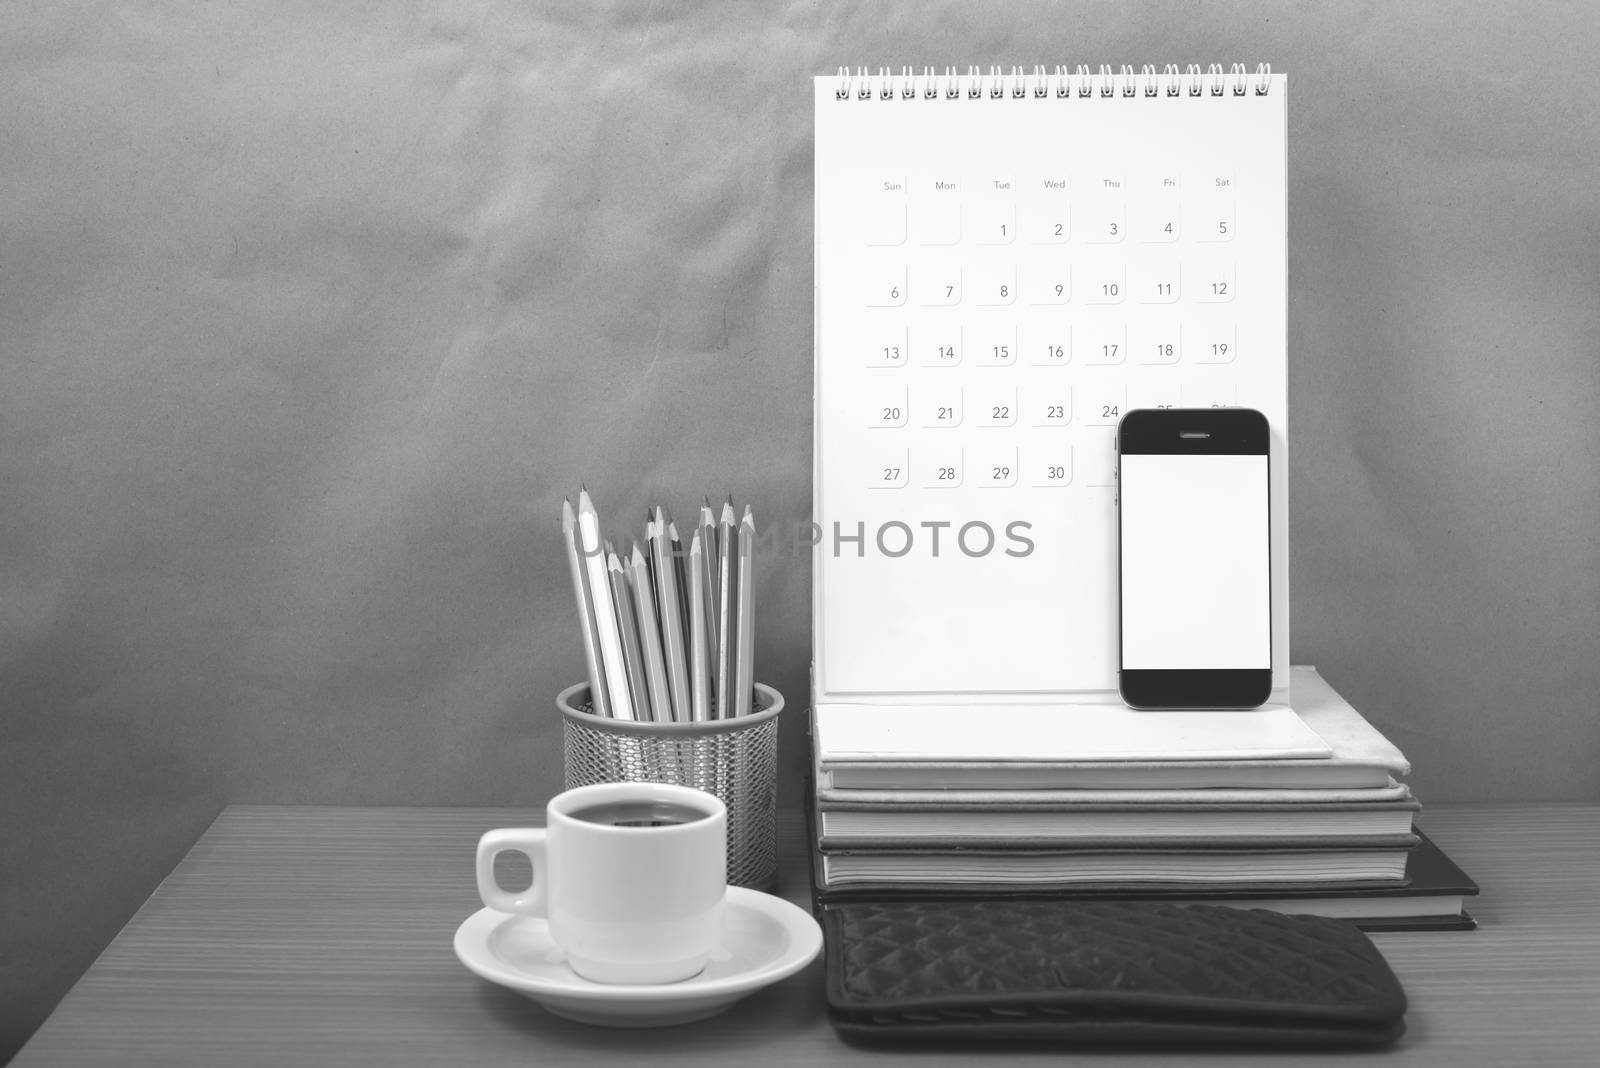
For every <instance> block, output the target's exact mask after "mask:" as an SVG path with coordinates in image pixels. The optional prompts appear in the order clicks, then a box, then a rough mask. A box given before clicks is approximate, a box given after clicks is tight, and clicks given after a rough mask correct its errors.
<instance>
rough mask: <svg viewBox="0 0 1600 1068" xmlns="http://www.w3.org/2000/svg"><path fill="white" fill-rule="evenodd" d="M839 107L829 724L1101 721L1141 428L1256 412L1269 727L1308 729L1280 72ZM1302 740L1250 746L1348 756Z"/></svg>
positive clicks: (828, 530) (903, 78)
mask: <svg viewBox="0 0 1600 1068" xmlns="http://www.w3.org/2000/svg"><path fill="white" fill-rule="evenodd" d="M814 94H815V100H814V109H815V124H816V157H815V209H816V217H815V274H816V277H815V316H816V322H815V353H814V357H815V443H814V444H815V450H814V456H815V478H814V500H813V518H814V521H815V522H816V524H817V526H818V543H817V545H816V547H815V550H814V572H813V581H814V590H813V594H814V596H813V632H814V655H815V662H814V664H813V680H812V682H813V696H814V701H815V703H816V705H817V707H818V708H819V710H822V709H825V708H827V707H829V706H841V707H842V706H847V705H848V706H852V707H859V708H867V709H870V708H874V707H889V708H895V707H923V706H926V708H927V712H928V714H929V715H930V717H938V716H940V715H941V713H940V712H938V711H937V709H940V708H950V707H952V706H966V705H971V704H981V705H983V706H984V707H985V710H986V712H987V713H988V714H989V719H988V723H989V725H990V727H991V729H992V728H993V727H994V725H995V724H996V723H997V722H998V721H997V720H996V719H995V718H994V717H995V716H997V715H998V716H1009V715H1012V714H1013V713H1012V712H1011V711H1009V710H1010V709H1013V708H1017V707H1019V706H1029V705H1034V706H1039V708H1040V710H1041V713H1043V714H1050V713H1059V714H1066V715H1071V716H1073V717H1075V718H1078V719H1080V720H1081V719H1082V718H1083V717H1086V716H1100V714H1101V712H1102V711H1103V710H1105V709H1107V708H1109V707H1110V706H1111V705H1112V704H1114V703H1115V702H1116V701H1117V697H1116V692H1115V691H1116V686H1117V628H1116V622H1117V590H1116V576H1117V561H1116V543H1115V532H1116V488H1115V456H1114V448H1113V442H1114V435H1115V430H1116V424H1117V421H1118V419H1119V418H1120V417H1121V414H1122V413H1123V412H1124V411H1127V410H1129V409H1130V408H1135V407H1163V406H1167V407H1195V406H1213V405H1244V406H1249V407H1252V408H1255V409H1258V410H1259V411H1261V412H1262V413H1264V414H1265V415H1266V417H1267V419H1268V422H1269V425H1270V427H1271V431H1272V458H1271V467H1270V474H1269V479H1270V493H1271V506H1270V522H1271V554H1272V586H1273V588H1272V666H1273V681H1274V692H1273V703H1272V705H1269V706H1268V710H1267V711H1266V712H1264V713H1263V714H1262V716H1261V717H1259V720H1260V722H1262V723H1263V724H1264V723H1266V722H1267V721H1268V720H1273V721H1274V722H1276V721H1277V720H1278V719H1283V718H1284V716H1287V718H1289V719H1292V718H1293V716H1292V713H1288V710H1287V702H1288V697H1289V672H1288V652H1289V612H1288V604H1289V602H1288V558H1289V556H1288V535H1287V519H1288V507H1287V502H1288V492H1287V491H1288V478H1287V473H1288V466H1287V459H1288V457H1287V449H1286V442H1285V437H1284V433H1285V414H1286V407H1287V404H1286V360H1285V351H1284V350H1285V335H1286V268H1285V261H1286V252H1285V250H1286V221H1285V220H1286V195H1285V81H1284V77H1283V75H1281V74H1271V73H1270V72H1269V71H1267V69H1266V68H1265V67H1262V68H1257V69H1248V70H1247V69H1246V68H1244V67H1242V66H1239V65H1235V66H1233V67H1231V68H1228V69H1224V68H1222V67H1211V68H1209V69H1207V70H1201V69H1199V68H1197V67H1190V68H1187V69H1184V70H1180V69H1178V68H1177V67H1173V66H1168V67H1166V68H1164V69H1160V70H1158V69H1156V68H1154V67H1144V68H1141V69H1138V70H1135V69H1133V68H1128V67H1123V68H1120V69H1117V70H1112V69H1110V68H1105V67H1101V68H1098V69H1097V70H1094V71H1090V70H1088V69H1087V68H1082V67H1079V68H1076V69H1075V70H1068V69H1066V68H1061V67H1057V68H1052V69H1049V70H1046V69H1044V68H1033V69H1032V70H1030V71H1023V70H1021V69H1019V68H1011V69H1009V70H1007V71H1000V70H999V69H996V68H989V69H985V70H982V71H980V70H977V69H975V68H974V69H970V70H969V71H968V72H967V73H956V72H955V71H953V70H944V71H938V72H935V71H932V70H923V69H918V70H916V71H913V70H911V69H910V68H905V69H901V70H897V71H895V72H890V71H887V70H879V71H871V72H868V71H864V70H862V71H851V72H841V73H840V74H838V75H836V76H828V77H821V78H817V79H816V80H815V85H814ZM1177 536H1181V535H1177ZM1274 708H1277V709H1279V710H1281V712H1282V713H1283V715H1278V713H1275V712H1273V711H1272V709H1274ZM1124 711H1125V710H1124ZM1274 717H1276V719H1275V718H1274ZM1147 725H1148V723H1147ZM1117 729H1119V728H1118V727H1117V725H1116V723H1114V722H1112V721H1111V720H1107V721H1106V730H1107V731H1110V732H1115V731H1116V730H1117ZM1283 731H1284V733H1279V734H1273V733H1272V732H1271V731H1266V732H1264V733H1263V734H1262V735H1261V737H1262V738H1273V739H1277V741H1278V742H1281V745H1278V747H1277V748H1274V747H1273V746H1272V745H1266V746H1264V747H1262V746H1255V747H1249V746H1247V747H1246V748H1251V753H1252V755H1257V754H1259V755H1263V756H1278V757H1293V756H1303V757H1307V758H1314V757H1316V756H1318V755H1321V756H1326V755H1327V751H1326V747H1321V748H1319V747H1318V744H1317V741H1316V740H1315V734H1314V732H1309V731H1306V732H1304V733H1297V732H1294V731H1293V730H1292V729H1291V728H1290V727H1289V726H1288V725H1287V721H1286V720H1285V721H1284V724H1283ZM1007 733H1011V734H1013V735H1014V736H1016V737H1020V735H1017V734H1016V732H1013V731H1008V732H1007ZM1307 735H1310V736H1309V737H1307ZM1107 737H1109V735H1107ZM1192 737H1194V734H1193V732H1188V733H1187V734H1186V735H1185V738H1192ZM1171 739H1176V741H1175V742H1174V744H1175V745H1176V744H1177V742H1179V741H1182V740H1183V739H1177V736H1176V735H1174V736H1171ZM1147 740H1148V739H1147ZM1157 747H1158V748H1159V742H1158V744H1157ZM1168 748H1169V751H1170V752H1171V753H1172V755H1173V757H1174V758H1178V757H1181V756H1182V755H1184V754H1185V753H1186V752H1188V750H1184V749H1183V747H1182V745H1178V746H1177V748H1172V747H1170V746H1169V747H1168ZM1207 752H1208V753H1209V752H1210V751H1209V750H1208V751H1207Z"/></svg>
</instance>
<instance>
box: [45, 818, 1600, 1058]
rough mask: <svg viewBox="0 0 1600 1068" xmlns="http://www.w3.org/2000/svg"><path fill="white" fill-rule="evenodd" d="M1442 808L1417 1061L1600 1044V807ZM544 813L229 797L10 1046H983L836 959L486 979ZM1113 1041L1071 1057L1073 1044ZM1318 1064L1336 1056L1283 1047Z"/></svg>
mask: <svg viewBox="0 0 1600 1068" xmlns="http://www.w3.org/2000/svg"><path fill="white" fill-rule="evenodd" d="M784 817H785V818H784V820H783V822H782V827H781V832H782V843H781V849H782V856H783V857H784V861H785V863H784V866H783V871H782V882H781V884H780V888H779V891H780V893H781V894H783V896H785V897H788V898H790V899H791V900H795V901H801V902H803V901H804V900H805V898H806V894H807V887H806V881H805V879H806V875H805V867H804V863H803V857H804V848H805V847H804V841H803V838H802V835H803V825H802V822H801V820H800V819H799V817H798V815H797V814H795V813H793V812H787V813H784ZM1424 817H1425V818H1424V819H1423V821H1422V823H1423V825H1424V826H1425V827H1426V829H1427V830H1428V831H1429V832H1430V833H1431V834H1432V835H1433V836H1434V837H1435V838H1436V839H1437V840H1438V842H1439V843H1440V845H1442V846H1443V847H1444V849H1445V850H1446V851H1447V852H1449V853H1450V854H1451V855H1452V856H1453V857H1454V858H1455V859H1456V860H1457V861H1458V862H1459V863H1460V864H1461V865H1462V866H1463V867H1464V868H1465V869H1466V870H1467V871H1468V873H1469V874H1471V875H1472V876H1473V877H1474V878H1476V879H1477V880H1478V881H1479V883H1480V884H1481V885H1482V887H1483V897H1482V898H1481V899H1480V900H1479V901H1477V902H1476V903H1475V904H1474V906H1473V910H1472V911H1473V912H1474V914H1475V915H1476V916H1477V917H1478V919H1479V920H1480V922H1481V923H1482V927H1481V928H1480V930H1478V931H1477V932H1474V933H1470V934H1460V933H1430V934H1387V935H1378V936H1375V940H1376V941H1377V943H1378V945H1379V946H1380V948H1382V950H1383V952H1384V954H1385V955H1386V956H1387V957H1388V958H1389V960H1390V962H1391V963H1392V964H1393V965H1394V968H1395V971H1396V972H1397V973H1398V974H1399V976H1400V978H1401V980H1402V982H1404V984H1405V986H1406V990H1407V992H1408V993H1409V995H1410V997H1411V1011H1410V1013H1409V1015H1408V1022H1409V1031H1408V1033H1407V1035H1406V1037H1405V1039H1404V1040H1403V1041H1402V1043H1401V1045H1400V1046H1399V1047H1398V1049H1397V1050H1395V1051H1394V1052H1395V1053H1397V1054H1398V1055H1399V1057H1400V1059H1402V1060H1404V1061H1407V1062H1409V1063H1417V1064H1440V1065H1452V1066H1454V1065H1473V1064H1502V1063H1512V1062H1514V1063H1517V1064H1519V1065H1535V1064H1560V1065H1568V1064H1586V1063H1593V1057H1594V1053H1595V1050H1596V1049H1600V1013H1597V1012H1596V1011H1595V1008H1596V1006H1597V1005H1600V920H1597V919H1596V913H1595V908H1594V905H1593V898H1594V889H1595V884H1596V881H1597V877H1600V806H1595V805H1549V804H1538V805H1485V806H1462V807H1447V806H1439V807H1436V808H1430V809H1429V810H1427V811H1426V812H1425V813H1424ZM538 819H539V817H538V816H537V815H536V814H534V813H531V812H529V811H526V810H510V809H401V808H383V809H356V808H279V807H232V808H229V809H227V810H226V811H224V812H223V814H222V815H221V816H219V817H218V819H217V821H216V822H215V823H214V824H213V825H212V827H211V828H210V829H209V830H208V831H207V832H206V833H205V835H204V836H202V837H201V839H200V841H199V842H198V843H196V845H195V847H194V849H193V850H191V851H190V853H189V855H188V856H187V857H185V858H184V860H183V861H182V863H180V864H179V865H178V867H177V868H176V869H175V870H174V871H173V872H172V874H171V875H170V876H169V877H168V878H167V879H166V881H165V882H164V883H163V884H162V885H161V887H160V889H158V890H157V891H156V893H155V894H154V895H152V897H151V898H150V900H149V901H148V902H147V903H146V904H145V906H144V908H143V909H141V910H140V912H139V913H138V915H137V916H135V917H134V919H133V920H132V921H130V922H129V924H128V925H127V927H126V928H125V929H124V930H123V931H122V933H121V934H120V935H119V936H118V937H117V938H116V940H115V941H114V942H113V943H112V944H111V945H110V947H108V948H107V949H106V951H105V952H104V953H103V954H102V955H101V957H100V959H99V960H98V961H96V963H95V964H94V966H93V967H92V968H90V969H89V971H88V972H87V973H86V974H85V975H84V976H83V978H82V979H81V980H80V981H79V982H78V984H77V985H76V987H74V988H73V990H72V992H71V993H70V994H69V995H68V996H67V998H66V999H65V1000H64V1001H63V1002H62V1004H61V1005H60V1006H59V1007H58V1008H57V1010H56V1012H55V1013H54V1015H52V1016H51V1018H50V1019H49V1020H48V1021H47V1022H46V1023H45V1025H44V1026H43V1027H42V1028H41V1029H40V1030H39V1032H38V1033H37V1034H36V1035H35V1036H34V1038H33V1039H32V1041H31V1042H30V1043H29V1044H28V1045H27V1046H26V1047H25V1048H24V1049H23V1050H22V1052H21V1053H20V1054H19V1055H18V1057H17V1059H16V1061H15V1062H14V1063H15V1064H16V1065H18V1066H24V1068H25V1066H30V1065H75V1066H76V1065H96V1064H117V1065H145V1064H148V1065H158V1064H159V1065H185V1064H217V1063H227V1064H229V1065H235V1066H237V1065H251V1064H273V1065H277V1064H329V1065H333V1064H385V1065H394V1064H473V1065H476V1064H487V1065H496V1064H517V1065H526V1064H535V1063H536V1064H539V1065H564V1064H585V1065H594V1064H618V1063H639V1064H651V1065H680V1064H681V1065H695V1066H704V1065H708V1064H709V1065H716V1064H729V1065H733V1064H741V1065H742V1064H747V1063H750V1062H752V1061H759V1063H761V1064H762V1065H763V1066H764V1068H783V1066H788V1065H796V1066H798V1065H816V1064H829V1065H831V1064H835V1063H842V1062H848V1061H852V1060H855V1059H857V1058H859V1059H861V1060H862V1061H863V1062H865V1061H867V1060H869V1059H870V1061H871V1062H872V1063H873V1064H875V1065H898V1064H913V1063H914V1064H928V1063H952V1064H958V1063H959V1064H965V1063H970V1062H971V1061H972V1057H973V1055H972V1053H971V1052H970V1051H957V1050H934V1051H930V1052H915V1053H912V1052H898V1051H895V1052H876V1051H874V1052H863V1051H858V1050H856V1049H854V1048H852V1047H850V1046H848V1045H846V1044H844V1043H843V1042H841V1041H840V1040H839V1039H838V1038H837V1037H836V1036H835V1035H834V1033H833V1030H832V1028H830V1027H829V1026H828V1023H827V1019H826V1015H825V1011H824V1006H823V999H822V990H821V965H820V963H819V964H815V965H812V966H811V967H810V968H809V969H807V970H806V971H805V972H803V973H801V974H800V975H798V976H795V977H794V978H792V979H790V980H787V981H786V982H784V983H781V984H779V985H778V986H776V987H773V988H769V989H768V990H765V991H762V992H760V993H758V994H756V995H754V996H752V997H750V998H749V999H747V1000H745V1001H743V1002H741V1003H740V1004H738V1005H737V1006H735V1007H734V1008H733V1009H732V1010H731V1011H729V1012H727V1013H725V1014H724V1015H722V1016H720V1017H718V1018H716V1019H713V1020H709V1021H705V1022H703V1023H699V1024H695V1025H691V1026H688V1027H680V1028H673V1029H667V1030H660V1031H649V1032H626V1031H609V1030H603V1029H597V1028H592V1027H587V1026H584V1025H581V1024H575V1023H570V1022H568V1021H565V1020H562V1019H559V1018H557V1017H554V1016H551V1015H549V1014H547V1013H545V1012H544V1011H543V1010H542V1009H540V1008H538V1007H537V1006H536V1005H534V1004H533V1003H531V1002H529V1001H526V1000H524V999H523V998H522V997H520V996H518V995H516V994H513V993H510V992H508V991H505V990H502V989H500V988H498V987H496V986H494V985H492V984H490V983H487V982H484V981H483V980H480V979H478V978H477V977H475V976H473V975H471V974H470V973H468V972H467V971H466V970H465V969H464V968H463V967H462V966H461V965H460V964H459V963H458V962H457V961H456V959H455V956H454V954H453V953H452V951H451V947H450V938H451V935H452V933H453V932H454V930H455V928H456V926H457V925H458V924H459V923H460V922H461V920H462V919H464V918H465V917H466V916H468V915H469V914H471V913H472V912H473V911H475V910H476V909H477V908H478V907H479V906H478V900H477V894H476V891H475V889H474V886H473V876H472V857H473V850H474V846H475V843H476V841H477V837H478V835H479V834H481V833H482V832H483V831H485V830H488V829H489V828H491V827H499V826H512V825H526V824H529V823H534V822H538ZM1367 1056H1368V1057H1370V1055H1367ZM1060 1059H1061V1054H1060V1053H1039V1054H1031V1053H1029V1054H1020V1055H1017V1056H1015V1057H1007V1058H1006V1060H1007V1063H1010V1062H1012V1061H1013V1060H1014V1061H1016V1062H1019V1063H1031V1062H1034V1061H1036V1060H1037V1061H1038V1062H1039V1063H1044V1062H1045V1061H1046V1060H1048V1061H1049V1062H1051V1063H1059V1061H1060ZM1101 1059H1102V1058H1101V1057H1097V1056H1079V1055H1075V1056H1073V1063H1075V1064H1080V1063H1096V1062H1098V1061H1100V1060H1101ZM1350 1059H1351V1061H1352V1063H1353V1062H1354V1061H1355V1060H1356V1057H1351V1058H1350ZM1361 1059H1362V1060H1365V1059H1367V1058H1366V1057H1362V1058H1361ZM1104 1060H1105V1063H1108V1064H1109V1063H1116V1064H1118V1065H1124V1066H1125V1065H1134V1064H1142V1063H1146V1062H1147V1061H1148V1062H1149V1063H1173V1062H1174V1061H1180V1060H1181V1061H1182V1062H1183V1063H1192V1062H1196V1061H1206V1060H1211V1061H1214V1062H1216V1063H1226V1062H1229V1061H1231V1060H1233V1058H1232V1057H1230V1056H1226V1055H1214V1056H1211V1057H1203V1056H1197V1055H1194V1054H1184V1055H1182V1056H1181V1057H1175V1058H1162V1057H1158V1056H1150V1057H1122V1056H1115V1057H1113V1056H1107V1057H1105V1058H1104ZM1302 1061H1303V1062H1304V1063H1306V1064H1316V1065H1329V1064H1335V1063H1341V1062H1342V1061H1341V1058H1340V1057H1338V1056H1327V1055H1315V1056H1306V1057H1299V1058H1297V1057H1293V1056H1290V1057H1285V1058H1282V1059H1273V1063H1290V1064H1293V1063H1300V1062H1302Z"/></svg>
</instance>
